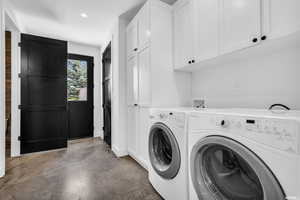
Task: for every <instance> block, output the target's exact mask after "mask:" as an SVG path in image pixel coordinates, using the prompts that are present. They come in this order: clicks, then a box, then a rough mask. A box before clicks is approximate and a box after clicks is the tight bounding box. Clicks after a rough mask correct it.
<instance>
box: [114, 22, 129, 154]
mask: <svg viewBox="0 0 300 200" xmlns="http://www.w3.org/2000/svg"><path fill="white" fill-rule="evenodd" d="M127 24H128V21H127V20H125V19H121V18H118V20H117V21H116V23H115V25H114V28H113V30H112V34H111V41H112V117H111V118H112V119H111V123H112V124H111V127H112V130H111V134H112V150H113V152H114V153H115V154H116V155H117V156H118V157H120V156H125V155H127V154H128V152H127V105H126V55H125V52H126V49H125V45H126V42H125V40H126V39H125V30H126V25H127Z"/></svg>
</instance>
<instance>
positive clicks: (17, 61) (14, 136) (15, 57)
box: [5, 13, 21, 157]
mask: <svg viewBox="0 0 300 200" xmlns="http://www.w3.org/2000/svg"><path fill="white" fill-rule="evenodd" d="M5 30H8V31H10V32H11V42H12V43H11V47H12V54H11V66H12V67H11V74H12V77H11V84H12V87H11V88H12V90H11V156H12V157H16V156H19V155H20V141H19V140H18V137H19V136H20V126H21V112H20V110H19V109H18V105H20V104H21V80H20V78H19V76H18V75H19V73H20V72H21V49H20V47H19V46H18V44H19V42H20V41H21V31H20V29H19V28H18V27H17V25H16V24H15V22H14V21H13V20H12V17H11V15H10V16H9V15H8V14H7V13H6V14H5Z"/></svg>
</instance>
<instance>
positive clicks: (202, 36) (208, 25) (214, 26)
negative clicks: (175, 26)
mask: <svg viewBox="0 0 300 200" xmlns="http://www.w3.org/2000/svg"><path fill="white" fill-rule="evenodd" d="M193 9H194V10H193V14H194V26H193V27H194V31H195V34H194V39H195V42H194V43H193V44H194V49H195V50H194V52H195V59H196V62H201V61H203V60H207V59H211V58H214V57H216V56H218V45H219V44H218V36H219V23H218V22H219V0H196V1H194V5H193Z"/></svg>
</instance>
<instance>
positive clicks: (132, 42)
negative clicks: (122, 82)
mask: <svg viewBox="0 0 300 200" xmlns="http://www.w3.org/2000/svg"><path fill="white" fill-rule="evenodd" d="M137 38H138V36H137V22H136V21H133V22H131V24H129V25H128V27H127V30H126V41H127V42H126V44H127V45H126V46H127V57H128V58H129V57H131V56H134V54H135V52H136V51H137V48H138V44H137Z"/></svg>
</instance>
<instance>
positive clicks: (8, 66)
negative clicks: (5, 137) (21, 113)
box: [5, 31, 11, 118]
mask: <svg viewBox="0 0 300 200" xmlns="http://www.w3.org/2000/svg"><path fill="white" fill-rule="evenodd" d="M5 69H6V70H5V95H6V96H5V97H6V101H5V104H6V110H5V113H6V118H10V113H11V32H9V31H6V32H5Z"/></svg>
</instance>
